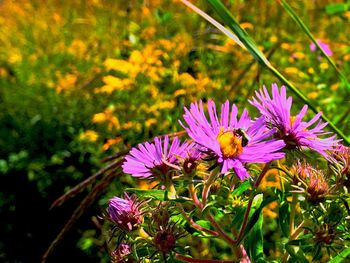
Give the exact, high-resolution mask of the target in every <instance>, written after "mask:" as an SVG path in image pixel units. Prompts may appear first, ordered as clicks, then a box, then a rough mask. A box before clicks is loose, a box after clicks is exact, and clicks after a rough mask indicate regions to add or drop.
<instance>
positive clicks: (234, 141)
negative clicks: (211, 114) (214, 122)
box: [217, 128, 243, 158]
mask: <svg viewBox="0 0 350 263" xmlns="http://www.w3.org/2000/svg"><path fill="white" fill-rule="evenodd" d="M217 140H218V142H219V144H220V150H221V152H222V154H223V156H224V157H226V158H233V157H236V156H237V155H239V154H241V153H242V151H243V147H242V140H241V139H240V138H239V137H237V136H236V135H235V134H234V133H233V132H231V131H228V132H224V129H223V128H220V132H219V134H218V136H217Z"/></svg>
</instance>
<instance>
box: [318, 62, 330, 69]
mask: <svg viewBox="0 0 350 263" xmlns="http://www.w3.org/2000/svg"><path fill="white" fill-rule="evenodd" d="M320 69H322V70H326V69H328V64H327V63H326V62H323V63H321V64H320Z"/></svg>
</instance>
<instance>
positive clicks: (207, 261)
mask: <svg viewBox="0 0 350 263" xmlns="http://www.w3.org/2000/svg"><path fill="white" fill-rule="evenodd" d="M175 257H176V259H179V260H181V261H183V262H194V263H196V262H198V263H232V260H230V261H226V260H214V259H199V258H190V257H186V256H183V255H180V254H176V255H175Z"/></svg>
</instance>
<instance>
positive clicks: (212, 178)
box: [202, 171, 217, 207]
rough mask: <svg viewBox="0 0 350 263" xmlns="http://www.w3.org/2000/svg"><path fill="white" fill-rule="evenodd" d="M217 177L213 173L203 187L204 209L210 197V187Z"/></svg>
mask: <svg viewBox="0 0 350 263" xmlns="http://www.w3.org/2000/svg"><path fill="white" fill-rule="evenodd" d="M216 176H217V174H216V173H215V172H214V171H212V173H211V174H210V175H209V178H208V179H207V181H206V182H205V183H204V187H203V191H202V207H205V205H206V204H207V199H208V196H209V192H210V187H211V185H212V184H213V182H214V181H215V179H216Z"/></svg>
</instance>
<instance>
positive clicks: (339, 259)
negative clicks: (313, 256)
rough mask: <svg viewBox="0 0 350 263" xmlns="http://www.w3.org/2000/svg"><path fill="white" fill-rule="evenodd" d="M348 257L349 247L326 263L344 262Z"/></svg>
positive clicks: (349, 253)
mask: <svg viewBox="0 0 350 263" xmlns="http://www.w3.org/2000/svg"><path fill="white" fill-rule="evenodd" d="M349 255H350V247H348V248H346V249H344V250H343V251H342V252H340V254H339V255H338V256H336V257H335V258H333V259H332V260H330V261H328V263H341V262H346V261H345V260H346V258H347V257H348V256H349Z"/></svg>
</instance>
